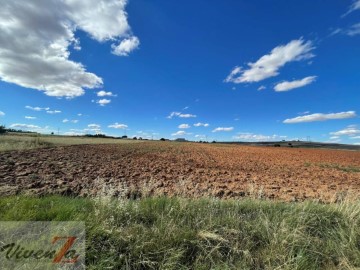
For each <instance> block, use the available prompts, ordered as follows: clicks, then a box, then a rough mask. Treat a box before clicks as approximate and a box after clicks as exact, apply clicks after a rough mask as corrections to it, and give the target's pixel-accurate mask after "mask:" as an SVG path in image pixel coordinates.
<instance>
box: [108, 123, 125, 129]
mask: <svg viewBox="0 0 360 270" xmlns="http://www.w3.org/2000/svg"><path fill="white" fill-rule="evenodd" d="M108 127H109V128H116V129H127V128H128V126H127V125H125V124H119V123H115V124H112V125H109V126H108Z"/></svg>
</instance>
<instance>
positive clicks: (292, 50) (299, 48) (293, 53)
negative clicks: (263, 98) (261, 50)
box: [225, 39, 314, 83]
mask: <svg viewBox="0 0 360 270" xmlns="http://www.w3.org/2000/svg"><path fill="white" fill-rule="evenodd" d="M313 49H314V47H313V44H312V42H311V41H307V42H305V41H304V40H303V39H297V40H292V41H290V42H289V43H288V44H286V45H280V46H277V47H275V48H274V49H272V51H271V52H270V54H266V55H264V56H262V57H261V58H260V59H259V60H257V61H256V62H255V63H248V66H249V68H248V69H245V70H244V69H243V68H242V67H238V66H237V67H235V68H234V69H233V70H232V71H231V73H230V74H229V76H228V77H227V78H226V79H225V82H233V83H251V82H259V81H262V80H264V79H267V78H270V77H275V76H277V75H279V69H280V68H281V67H283V66H284V65H285V64H287V63H289V62H293V61H300V60H305V59H310V58H312V57H313V56H314V55H313V54H312V53H311V51H312V50H313Z"/></svg>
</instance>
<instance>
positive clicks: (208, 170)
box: [0, 139, 360, 202]
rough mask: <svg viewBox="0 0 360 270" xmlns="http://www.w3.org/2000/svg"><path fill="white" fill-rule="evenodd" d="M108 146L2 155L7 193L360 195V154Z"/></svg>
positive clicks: (127, 143)
mask: <svg viewBox="0 0 360 270" xmlns="http://www.w3.org/2000/svg"><path fill="white" fill-rule="evenodd" d="M41 140H43V139H41ZM65 140H66V139H65ZM101 140H103V139H101ZM101 140H100V141H97V142H98V144H78V145H66V144H65V143H62V144H60V145H59V143H57V144H56V145H57V146H56V147H45V148H35V149H29V150H23V151H5V152H2V153H1V154H0V178H1V179H2V182H1V191H0V192H1V194H3V195H16V194H28V195H46V194H62V195H73V196H82V197H87V196H96V195H98V194H100V193H101V192H103V191H104V190H107V191H106V192H107V193H112V194H113V195H114V196H123V197H127V198H140V197H144V196H162V195H166V196H183V197H191V198H198V197H204V196H205V197H218V198H241V197H252V198H260V199H275V200H282V201H303V200H306V199H310V200H316V201H320V202H335V201H338V200H342V199H343V198H344V197H347V198H351V197H353V198H356V197H357V196H358V195H359V192H360V181H359V179H360V152H359V151H344V150H327V149H302V148H289V147H280V148H274V147H253V146H242V145H225V144H198V143H174V142H151V141H147V142H138V143H133V141H132V140H118V141H117V143H114V141H115V140H113V141H111V142H113V143H109V144H107V143H108V142H109V141H105V143H103V141H101ZM94 141H96V139H92V142H94ZM70 142H72V144H74V141H71V139H70ZM80 142H82V141H80ZM85 142H87V143H88V142H89V141H85ZM75 143H76V142H75Z"/></svg>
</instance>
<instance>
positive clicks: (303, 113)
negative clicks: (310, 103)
mask: <svg viewBox="0 0 360 270" xmlns="http://www.w3.org/2000/svg"><path fill="white" fill-rule="evenodd" d="M309 113H310V111H305V112H299V113H298V115H305V114H309Z"/></svg>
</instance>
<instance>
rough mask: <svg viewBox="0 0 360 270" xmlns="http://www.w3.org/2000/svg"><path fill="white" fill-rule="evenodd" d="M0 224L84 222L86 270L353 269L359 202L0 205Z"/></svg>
mask: <svg viewBox="0 0 360 270" xmlns="http://www.w3.org/2000/svg"><path fill="white" fill-rule="evenodd" d="M0 220H3V221H4V220H6V221H8V220H41V221H45V220H57V221H60V220H62V221H66V220H83V221H85V222H86V227H87V231H86V235H87V254H86V264H87V269H358V268H359V267H360V203H359V202H353V203H350V202H343V203H339V204H328V205H325V204H317V203H314V202H305V203H281V202H272V201H259V200H250V199H248V200H241V201H236V200H226V201H224V200H217V199H181V198H165V197H160V198H144V199H141V200H112V199H109V198H106V197H105V198H102V199H84V198H83V199H81V198H69V197H44V198H32V197H7V198H1V199H0Z"/></svg>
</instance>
